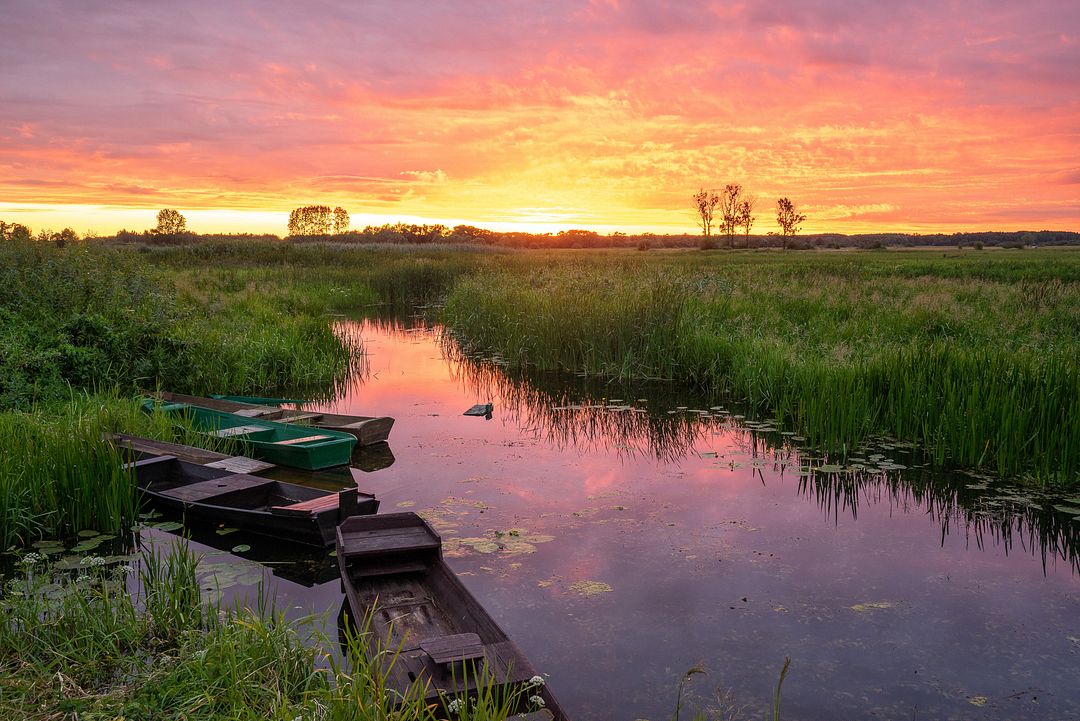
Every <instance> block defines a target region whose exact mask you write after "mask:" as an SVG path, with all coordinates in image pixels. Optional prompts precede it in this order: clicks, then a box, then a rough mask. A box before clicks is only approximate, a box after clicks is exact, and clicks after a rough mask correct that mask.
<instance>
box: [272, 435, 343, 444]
mask: <svg viewBox="0 0 1080 721" xmlns="http://www.w3.org/2000/svg"><path fill="white" fill-rule="evenodd" d="M330 437H331V436H304V437H303V438H290V439H288V440H287V441H274V445H275V446H295V445H296V444H298V443H311V442H312V441H325V440H326V439H327V438H330Z"/></svg>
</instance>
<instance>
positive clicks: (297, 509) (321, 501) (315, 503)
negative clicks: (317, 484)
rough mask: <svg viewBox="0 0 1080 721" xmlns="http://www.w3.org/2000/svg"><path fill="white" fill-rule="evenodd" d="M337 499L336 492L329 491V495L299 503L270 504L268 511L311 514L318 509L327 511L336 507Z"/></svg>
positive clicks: (285, 513) (287, 513)
mask: <svg viewBox="0 0 1080 721" xmlns="http://www.w3.org/2000/svg"><path fill="white" fill-rule="evenodd" d="M338 501H339V499H338V494H336V493H331V494H329V495H326V496H319V497H318V498H312V499H311V500H309V501H303V502H301V503H290V504H289V505H287V506H270V512H271V513H278V514H282V515H289V514H303V515H311V514H314V513H318V512H319V511H329V510H330V509H333V508H337V507H338Z"/></svg>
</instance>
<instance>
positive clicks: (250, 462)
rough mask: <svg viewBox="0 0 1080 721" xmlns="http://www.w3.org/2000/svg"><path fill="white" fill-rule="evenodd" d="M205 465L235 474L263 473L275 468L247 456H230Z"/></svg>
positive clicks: (272, 465)
mask: <svg viewBox="0 0 1080 721" xmlns="http://www.w3.org/2000/svg"><path fill="white" fill-rule="evenodd" d="M204 465H206V466H207V467H209V468H222V469H224V470H226V471H232V472H233V473H261V472H263V471H267V470H270V469H271V468H274V467H275V466H274V464H273V463H267V462H266V461H260V460H259V459H257V458H248V457H247V456H229V457H228V458H222V459H221V460H220V461H214V462H213V463H206V464H204Z"/></svg>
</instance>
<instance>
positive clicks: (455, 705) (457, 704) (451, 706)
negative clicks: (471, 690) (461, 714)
mask: <svg viewBox="0 0 1080 721" xmlns="http://www.w3.org/2000/svg"><path fill="white" fill-rule="evenodd" d="M446 710H447V711H449V712H450V713H457V712H458V711H460V710H461V699H457V698H456V699H454V700H453V701H451V702H450V703H448V704H447V705H446Z"/></svg>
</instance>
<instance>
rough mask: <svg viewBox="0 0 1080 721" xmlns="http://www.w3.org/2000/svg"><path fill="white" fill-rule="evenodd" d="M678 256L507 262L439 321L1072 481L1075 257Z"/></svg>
mask: <svg viewBox="0 0 1080 721" xmlns="http://www.w3.org/2000/svg"><path fill="white" fill-rule="evenodd" d="M689 257H690V256H689V255H688V254H679V255H671V254H668V255H665V256H650V257H649V258H648V259H646V260H645V261H644V262H638V263H636V264H633V265H628V264H626V263H624V262H623V261H622V260H620V259H619V256H603V255H599V254H598V255H595V256H575V258H574V259H573V260H552V259H551V258H550V257H548V258H545V259H544V260H542V261H541V260H540V259H538V258H533V259H532V260H531V262H527V261H526V260H523V259H521V258H517V257H515V258H511V259H508V260H506V261H505V262H503V263H501V264H500V267H499V268H498V269H495V270H490V271H489V272H485V273H483V274H479V275H475V276H471V277H467V278H464V279H462V280H461V281H459V282H458V283H456V284H455V286H454V288H453V290H452V291H451V293H450V295H449V298H448V300H447V303H446V305H445V308H444V309H443V311H442V317H443V319H444V320H445V321H446V323H447V324H448V325H449V326H450V327H451V328H452V329H453V330H454V332H455V334H456V335H457V337H458V338H460V339H461V340H462V341H463V342H464V343H465V350H466V352H468V353H473V352H482V353H486V354H488V355H491V354H496V355H497V356H498V358H499V359H500V360H501V361H502V362H503V363H504V364H506V365H508V366H510V367H515V366H530V367H534V368H538V369H542V370H569V371H574V372H578V373H587V374H598V375H604V376H608V377H622V378H649V377H663V378H669V379H673V380H676V381H682V382H690V383H694V384H696V385H698V386H700V387H703V388H705V389H707V390H708V391H710V392H712V393H713V394H714V396H715V397H716V398H717V399H718V400H721V399H736V400H740V401H742V402H745V403H748V404H749V405H751V406H752V407H754V408H757V409H758V410H759V411H761V412H769V413H771V414H773V415H774V416H775V417H776V419H777V420H778V422H781V423H783V424H785V425H787V426H789V427H791V428H793V429H795V430H798V431H800V432H801V433H802V434H803V435H805V436H806V437H807V438H808V439H809V440H810V442H811V443H813V444H814V445H816V446H819V447H821V448H823V449H825V450H827V451H830V452H834V453H836V452H839V453H841V454H842V453H843V452H844V451H845V449H848V448H851V447H853V446H855V445H858V444H859V443H861V442H862V441H864V440H865V439H867V438H869V437H871V436H875V435H888V436H892V437H895V438H898V439H901V440H904V441H911V442H914V443H916V444H917V445H918V446H919V447H920V448H921V449H922V451H923V452H925V453H926V454H928V456H929V457H930V458H931V459H932V460H933V461H934V462H935V463H937V464H939V465H952V466H962V467H976V468H988V469H991V470H993V471H994V472H996V473H998V474H1001V475H1009V476H1023V475H1028V476H1031V477H1033V478H1036V479H1037V480H1038V481H1039V482H1042V483H1047V484H1056V485H1069V484H1075V483H1077V482H1078V480H1080V358H1078V355H1077V353H1076V352H1075V349H1076V347H1077V345H1078V340H1080V284H1077V283H1075V282H1074V280H1073V279H1074V278H1075V277H1076V275H1077V267H1078V266H1080V255H1077V254H1075V253H1068V252H1065V253H1060V254H1056V255H1055V254H1050V253H1046V254H1038V255H1033V256H1031V257H1025V258H1023V259H1019V258H1014V257H1008V258H1000V259H991V260H977V261H970V262H969V261H967V260H966V259H965V260H963V261H961V260H957V259H951V258H944V259H941V258H937V257H935V256H933V255H932V254H927V253H918V254H916V253H912V254H904V255H897V254H895V253H891V254H890V253H878V254H865V255H863V254H854V253H852V254H844V255H842V256H830V257H822V256H815V257H810V258H807V259H806V260H805V261H804V259H803V258H800V259H798V260H791V259H790V258H777V257H774V255H770V254H760V253H741V254H727V255H725V256H724V257H723V259H722V261H719V260H705V261H702V260H700V259H699V258H700V257H699V256H695V260H693V261H691V260H688V258H689ZM886 259H887V261H888V262H886ZM570 307H572V308H573V311H572V312H567V309H568V308H570Z"/></svg>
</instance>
